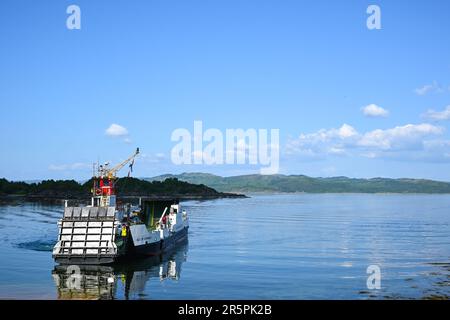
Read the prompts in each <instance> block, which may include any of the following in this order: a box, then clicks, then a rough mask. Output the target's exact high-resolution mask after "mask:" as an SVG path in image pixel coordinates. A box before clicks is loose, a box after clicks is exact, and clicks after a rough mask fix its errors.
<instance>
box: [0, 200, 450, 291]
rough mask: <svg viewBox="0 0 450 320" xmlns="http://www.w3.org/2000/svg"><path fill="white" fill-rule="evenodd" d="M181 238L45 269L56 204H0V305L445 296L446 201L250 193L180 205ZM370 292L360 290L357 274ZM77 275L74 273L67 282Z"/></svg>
mask: <svg viewBox="0 0 450 320" xmlns="http://www.w3.org/2000/svg"><path fill="white" fill-rule="evenodd" d="M184 207H185V209H187V210H188V212H189V214H190V218H191V228H190V233H189V242H188V243H186V244H184V245H181V246H179V247H178V248H177V250H175V251H173V252H170V253H168V254H166V255H164V256H163V257H161V258H154V259H145V260H139V261H136V262H134V263H132V264H127V265H118V266H112V267H87V268H86V267H82V268H79V267H78V266H71V267H70V268H69V270H67V268H64V267H57V266H55V264H54V262H53V260H52V258H51V247H52V246H53V244H54V239H56V236H57V227H56V222H57V220H58V219H59V218H60V217H61V215H62V206H59V205H48V204H47V205H45V204H37V203H23V202H16V203H3V204H1V205H0V240H1V246H0V257H1V259H0V298H1V299H7V298H13V299H99V298H101V299H397V298H413V299H419V298H437V297H441V298H447V299H448V298H449V296H450V282H449V280H450V196H448V195H365V194H363V195H359V194H358V195H356V194H344V195H337V194H321V195H309V194H296V195H263V196H261V195H256V196H253V197H252V198H250V199H223V200H215V201H205V202H196V201H190V202H185V203H184ZM369 265H378V266H379V267H380V268H381V289H380V290H369V289H368V288H367V284H366V283H367V277H368V274H367V273H366V271H367V267H368V266H369ZM72 272H78V273H79V274H80V276H79V277H76V276H71V275H70V274H71V273H72Z"/></svg>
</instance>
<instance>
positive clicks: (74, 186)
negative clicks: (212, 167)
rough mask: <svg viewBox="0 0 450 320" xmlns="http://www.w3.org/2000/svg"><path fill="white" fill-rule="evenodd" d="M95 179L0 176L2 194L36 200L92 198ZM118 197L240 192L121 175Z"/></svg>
mask: <svg viewBox="0 0 450 320" xmlns="http://www.w3.org/2000/svg"><path fill="white" fill-rule="evenodd" d="M91 188H92V180H89V181H87V182H85V183H83V184H81V183H78V182H76V181H74V180H56V181H55V180H44V181H41V182H39V183H26V182H11V181H8V180H6V179H0V196H1V197H12V196H22V197H27V198H37V199H89V198H90V196H91V193H90V191H91ZM116 191H117V194H118V196H119V197H139V196H142V197H166V196H167V197H175V198H180V199H216V198H240V197H245V196H243V195H239V194H231V193H224V192H218V191H216V190H214V189H213V188H211V187H207V186H205V185H202V184H192V183H189V182H186V181H180V180H178V179H176V178H168V179H164V181H152V182H149V181H145V180H141V179H136V178H120V179H118V180H117V182H116Z"/></svg>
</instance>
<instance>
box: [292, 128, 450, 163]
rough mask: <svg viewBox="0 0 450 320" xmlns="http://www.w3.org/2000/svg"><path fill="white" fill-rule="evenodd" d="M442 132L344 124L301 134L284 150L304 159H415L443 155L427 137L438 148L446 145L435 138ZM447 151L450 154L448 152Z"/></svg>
mask: <svg viewBox="0 0 450 320" xmlns="http://www.w3.org/2000/svg"><path fill="white" fill-rule="evenodd" d="M443 132H444V129H443V128H442V127H438V126H434V125H432V124H428V123H422V124H407V125H404V126H397V127H394V128H389V129H376V130H372V131H368V132H364V133H359V132H358V131H357V130H356V129H355V128H353V127H352V126H350V125H348V124H344V125H342V126H341V127H340V128H339V129H321V130H319V131H317V132H314V133H308V134H301V135H300V136H299V137H298V138H297V139H290V140H288V142H287V144H286V149H285V151H286V153H287V154H288V155H293V156H295V155H297V156H301V157H305V158H311V157H313V158H321V157H324V156H328V155H339V156H361V157H368V158H381V157H397V158H402V157H403V158H407V157H408V156H411V154H412V153H414V157H416V158H418V157H420V156H424V155H425V154H423V153H426V152H428V151H430V150H432V151H433V152H438V151H439V152H440V155H442V154H443V153H442V147H441V148H440V149H439V148H430V146H431V145H430V141H432V139H430V138H433V139H434V140H435V142H434V145H437V143H438V142H436V141H440V146H442V145H444V146H446V145H447V144H446V142H445V141H441V140H436V139H435V137H436V136H440V135H441V134H443ZM437 149H439V150H437ZM447 152H450V149H449V150H447ZM418 153H422V155H419V154H418ZM435 155H436V154H435Z"/></svg>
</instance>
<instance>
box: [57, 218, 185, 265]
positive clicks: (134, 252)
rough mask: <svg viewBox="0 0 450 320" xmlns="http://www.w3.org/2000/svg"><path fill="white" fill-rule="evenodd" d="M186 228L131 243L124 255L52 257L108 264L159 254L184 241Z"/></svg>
mask: <svg viewBox="0 0 450 320" xmlns="http://www.w3.org/2000/svg"><path fill="white" fill-rule="evenodd" d="M188 229H189V227H185V228H183V229H182V230H180V231H178V232H176V233H174V234H172V235H171V236H170V237H168V238H165V239H163V240H161V241H159V242H155V243H151V244H145V245H140V246H134V245H131V246H130V248H129V250H128V251H127V253H126V254H124V255H107V254H101V255H81V256H75V255H72V256H67V255H55V256H54V258H55V261H56V263H58V264H61V265H108V264H113V263H116V262H119V261H123V260H128V259H131V258H133V259H135V258H144V257H152V256H159V255H161V254H163V253H165V252H167V251H170V250H172V249H174V248H175V247H176V246H177V245H179V244H181V243H184V242H185V241H186V240H187V236H188Z"/></svg>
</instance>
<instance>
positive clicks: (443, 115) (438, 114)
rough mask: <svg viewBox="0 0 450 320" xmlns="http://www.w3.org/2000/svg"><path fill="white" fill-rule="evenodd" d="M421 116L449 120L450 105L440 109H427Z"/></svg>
mask: <svg viewBox="0 0 450 320" xmlns="http://www.w3.org/2000/svg"><path fill="white" fill-rule="evenodd" d="M423 117H424V118H427V119H430V120H436V121H442V120H450V106H447V107H446V108H445V109H444V110H442V111H435V110H428V111H427V112H426V113H425V114H424V115H423Z"/></svg>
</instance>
